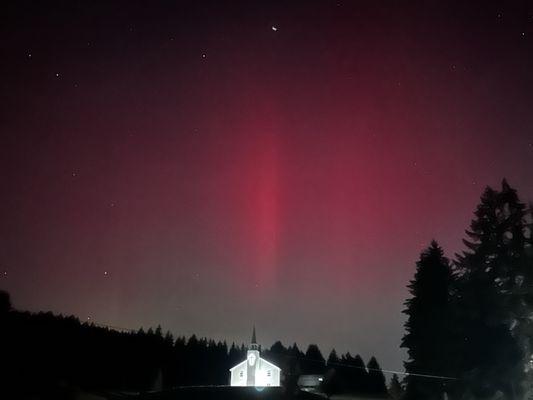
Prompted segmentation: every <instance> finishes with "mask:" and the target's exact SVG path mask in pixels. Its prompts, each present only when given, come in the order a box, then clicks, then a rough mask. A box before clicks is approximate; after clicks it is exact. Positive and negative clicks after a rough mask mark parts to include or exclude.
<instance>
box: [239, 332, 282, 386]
mask: <svg viewBox="0 0 533 400" xmlns="http://www.w3.org/2000/svg"><path fill="white" fill-rule="evenodd" d="M260 351H261V349H260V347H259V345H258V344H257V341H256V338H255V327H254V332H253V334H252V342H251V343H250V347H249V348H248V352H247V355H246V360H244V361H242V362H240V363H239V364H237V365H236V366H234V367H233V368H231V369H230V373H231V379H230V385H231V386H279V385H280V377H281V369H280V368H279V367H277V366H275V365H274V364H272V363H271V362H269V361H267V360H265V359H264V358H261V356H260Z"/></svg>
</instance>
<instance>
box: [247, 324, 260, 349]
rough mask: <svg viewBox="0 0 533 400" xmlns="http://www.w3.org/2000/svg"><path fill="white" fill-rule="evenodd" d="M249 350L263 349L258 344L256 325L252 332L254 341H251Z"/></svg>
mask: <svg viewBox="0 0 533 400" xmlns="http://www.w3.org/2000/svg"><path fill="white" fill-rule="evenodd" d="M249 350H257V351H261V349H260V348H259V345H258V344H257V338H256V337H255V325H254V330H253V332H252V341H251V342H250V347H249Z"/></svg>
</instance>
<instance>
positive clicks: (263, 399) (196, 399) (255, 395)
mask: <svg viewBox="0 0 533 400" xmlns="http://www.w3.org/2000/svg"><path fill="white" fill-rule="evenodd" d="M120 398H124V399H126V398H127V399H136V400H171V399H172V400H175V399H180V400H181V399H183V400H211V399H217V400H248V399H257V400H322V399H324V398H323V397H320V396H318V395H314V394H310V393H305V392H298V393H296V394H290V393H287V391H286V390H285V389H284V388H282V387H279V388H278V387H275V388H273V387H271V388H254V387H231V386H220V387H190V388H178V389H172V390H168V391H163V392H157V393H147V394H142V395H137V396H131V397H130V396H128V397H117V398H116V399H117V400H118V399H120Z"/></svg>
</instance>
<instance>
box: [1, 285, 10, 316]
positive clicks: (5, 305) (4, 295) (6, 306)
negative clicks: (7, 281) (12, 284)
mask: <svg viewBox="0 0 533 400" xmlns="http://www.w3.org/2000/svg"><path fill="white" fill-rule="evenodd" d="M10 310H11V299H10V298H9V293H8V292H6V291H4V290H0V315H1V314H5V313H7V312H8V311H10Z"/></svg>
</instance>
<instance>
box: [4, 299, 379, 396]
mask: <svg viewBox="0 0 533 400" xmlns="http://www.w3.org/2000/svg"><path fill="white" fill-rule="evenodd" d="M246 350H247V348H246V347H245V346H244V345H243V344H240V345H239V344H235V343H232V344H231V345H228V344H227V343H226V342H225V341H214V340H209V339H206V338H199V337H197V336H196V335H192V336H190V337H188V338H186V337H184V336H179V337H177V338H174V337H173V335H172V334H171V333H170V332H166V333H164V332H163V331H162V329H161V327H160V326H158V327H157V328H156V329H152V328H150V329H148V330H144V329H142V328H141V329H139V330H138V331H118V330H115V329H110V328H107V327H102V326H96V325H95V324H93V323H89V322H83V323H82V322H80V320H79V319H78V318H76V317H73V316H63V315H54V314H52V313H51V312H39V313H30V312H23V311H17V310H14V309H13V308H12V307H11V302H10V298H9V295H8V294H7V293H6V292H3V291H0V354H1V360H0V368H1V370H0V376H1V377H2V378H3V379H2V380H3V381H4V383H3V384H2V387H0V395H1V393H2V392H6V391H9V390H17V392H20V391H23V392H25V393H26V394H27V395H32V394H37V395H40V394H42V393H49V394H50V393H54V391H57V390H60V391H61V393H64V387H70V388H82V389H84V390H88V391H93V392H94V391H96V392H98V391H104V392H110V391H124V392H144V391H149V390H164V389H170V388H173V387H179V386H195V385H227V384H228V382H229V368H231V367H233V366H234V365H236V364H238V363H239V362H241V361H242V360H244V359H245V358H246ZM262 356H263V357H265V358H266V359H268V360H270V361H272V362H273V363H275V364H276V365H278V366H279V367H280V368H281V369H282V371H283V376H284V381H283V382H282V384H283V385H284V386H285V387H286V388H288V389H289V390H296V387H297V380H298V377H299V376H300V375H302V374H323V375H324V377H325V378H326V379H325V380H324V384H323V386H322V387H321V388H319V389H321V390H326V391H328V393H338V392H341V391H345V392H346V391H355V392H361V393H368V394H384V393H386V388H385V378H384V376H383V373H382V371H381V369H380V366H379V364H378V362H377V360H376V359H375V357H372V358H371V359H370V361H369V362H368V364H367V365H365V363H364V362H363V359H362V358H361V357H360V356H358V355H357V356H355V357H353V356H351V355H350V353H346V354H344V355H341V356H340V357H339V356H337V353H336V352H335V350H333V351H332V352H331V354H330V355H329V357H328V359H327V360H325V359H324V357H323V356H322V353H321V351H320V349H319V348H318V346H317V345H314V344H311V345H309V346H308V348H307V351H305V352H304V351H302V350H300V349H299V347H298V345H297V344H296V343H294V344H293V345H292V346H288V347H285V346H284V345H283V344H282V343H281V342H280V341H277V342H275V343H274V344H273V345H272V346H271V347H270V348H268V349H265V350H263V351H262ZM61 388H63V389H61ZM59 397H60V396H54V395H51V398H59Z"/></svg>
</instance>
